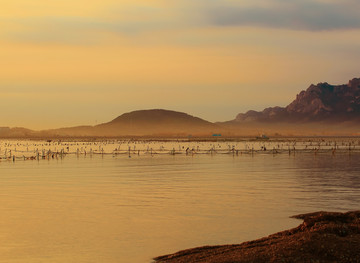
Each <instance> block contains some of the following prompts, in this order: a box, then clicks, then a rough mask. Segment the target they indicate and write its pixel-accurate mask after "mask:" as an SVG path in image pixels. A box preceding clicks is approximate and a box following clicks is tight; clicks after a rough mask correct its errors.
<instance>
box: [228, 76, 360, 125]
mask: <svg viewBox="0 0 360 263" xmlns="http://www.w3.org/2000/svg"><path fill="white" fill-rule="evenodd" d="M359 120H360V78H355V79H352V80H350V81H349V83H348V84H345V85H339V86H334V85H330V84H328V83H326V82H325V83H319V84H317V85H311V86H310V87H309V88H308V89H307V90H303V91H301V92H300V93H299V94H298V95H297V96H296V99H295V100H294V101H293V102H291V103H290V104H289V105H288V106H286V107H285V108H282V107H272V108H266V109H264V110H263V111H261V112H258V111H248V112H246V113H240V114H238V115H237V116H236V119H235V120H234V122H290V123H293V122H298V123H299V122H300V123H301V122H317V121H320V122H330V123H336V122H344V121H359Z"/></svg>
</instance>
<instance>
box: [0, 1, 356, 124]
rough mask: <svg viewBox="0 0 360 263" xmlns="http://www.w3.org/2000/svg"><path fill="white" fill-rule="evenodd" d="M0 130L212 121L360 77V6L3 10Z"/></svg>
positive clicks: (44, 4) (77, 5)
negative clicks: (120, 121) (134, 115)
mask: <svg viewBox="0 0 360 263" xmlns="http://www.w3.org/2000/svg"><path fill="white" fill-rule="evenodd" d="M0 6H1V8H0V111H1V112H2V116H1V121H0V126H10V127H16V126H17V127H18V126H21V127H27V128H31V129H36V130H39V129H47V128H58V127H69V126H76V125H95V124H100V123H103V122H108V121H110V120H112V119H114V118H116V117H117V116H119V115H121V114H122V113H125V112H129V111H133V110H139V109H158V108H162V109H169V110H176V111H182V112H186V113H188V114H190V115H194V116H197V117H200V118H204V119H206V120H209V121H228V120H231V119H234V118H235V116H236V115H237V114H238V113H240V112H246V111H247V110H251V109H252V110H262V109H264V108H266V107H270V106H286V105H287V104H289V103H290V102H291V101H292V100H293V99H294V98H295V96H296V94H298V93H299V92H300V91H301V90H304V89H306V88H307V87H308V86H309V85H310V84H312V83H314V84H316V83H319V82H328V83H330V84H344V83H347V82H348V80H350V79H352V78H354V77H360V15H359V10H360V1H358V0H242V1H239V0H146V1H145V0H131V1H130V0H101V1H100V0H96V1H95V0H86V1H85V0H52V1H49V0H32V1H29V0H11V1H7V0H0Z"/></svg>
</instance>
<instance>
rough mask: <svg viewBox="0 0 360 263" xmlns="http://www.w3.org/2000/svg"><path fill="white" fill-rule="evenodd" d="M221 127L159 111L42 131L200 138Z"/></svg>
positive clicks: (61, 133) (90, 134) (64, 134)
mask: <svg viewBox="0 0 360 263" xmlns="http://www.w3.org/2000/svg"><path fill="white" fill-rule="evenodd" d="M219 130H221V127H220V126H218V125H216V124H214V123H211V122H208V121H205V120H203V119H200V118H198V117H194V116H191V115H188V114H186V113H183V112H176V111H170V110H163V109H153V110H138V111H133V112H129V113H124V114H122V115H120V116H119V117H117V118H115V119H113V120H112V121H110V122H107V123H103V124H99V125H96V126H79V127H71V128H61V129H55V130H48V131H42V133H43V134H48V135H55V136H100V137H101V136H108V137H113V136H156V137H158V136H170V137H171V136H188V135H195V136H204V135H210V134H211V133H212V132H218V131H219Z"/></svg>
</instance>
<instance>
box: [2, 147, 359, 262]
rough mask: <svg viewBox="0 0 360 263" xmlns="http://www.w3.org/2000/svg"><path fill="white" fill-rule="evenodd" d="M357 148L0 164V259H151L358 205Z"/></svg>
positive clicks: (262, 233)
mask: <svg viewBox="0 0 360 263" xmlns="http://www.w3.org/2000/svg"><path fill="white" fill-rule="evenodd" d="M359 170H360V167H359V155H358V154H355V155H353V156H351V157H349V156H335V157H334V156H331V155H319V156H313V155H307V154H304V155H297V156H288V155H276V156H272V155H261V154H260V155H256V156H250V155H243V156H230V155H216V156H208V155H204V156H183V155H181V156H170V155H166V156H154V157H151V156H133V157H132V158H128V157H127V156H116V157H113V156H104V157H101V156H93V157H92V158H90V157H89V156H87V157H84V156H82V157H80V158H77V157H76V156H68V157H66V158H65V159H62V160H60V159H58V160H49V161H48V160H40V161H23V162H9V161H3V162H1V163H0V174H1V176H0V204H1V205H0V222H1V225H0V244H1V246H0V262H9V263H13V262H30V263H31V262H135V263H136V262H150V261H151V258H152V257H155V256H158V255H161V254H165V253H170V252H175V251H177V250H180V249H185V248H190V247H194V246H201V245H215V244H226V243H239V242H242V241H246V240H251V239H255V238H259V237H262V236H265V235H268V234H271V233H273V232H277V231H280V230H283V229H287V228H290V227H293V226H296V225H297V224H299V221H296V220H294V219H289V218H288V216H291V215H293V214H298V213H303V212H311V211H315V210H343V211H345V210H350V209H358V205H357V204H358V203H359V201H360V195H359V191H358V190H359V188H360V179H359V177H358V176H357V174H358V172H359Z"/></svg>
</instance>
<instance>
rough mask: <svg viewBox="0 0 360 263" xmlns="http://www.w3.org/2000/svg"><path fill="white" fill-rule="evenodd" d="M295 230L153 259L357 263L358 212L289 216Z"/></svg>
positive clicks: (359, 242) (184, 262) (359, 257)
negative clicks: (301, 220)
mask: <svg viewBox="0 0 360 263" xmlns="http://www.w3.org/2000/svg"><path fill="white" fill-rule="evenodd" d="M293 217H294V218H298V219H303V220H304V222H303V223H302V224H301V225H299V226H298V227H296V228H293V229H290V230H286V231H283V232H279V233H276V234H273V235H270V236H268V237H265V238H261V239H258V240H254V241H250V242H245V243H242V244H239V245H224V246H205V247H199V248H193V249H188V250H184V251H180V252H177V253H175V254H171V255H165V256H160V257H157V258H155V259H154V260H155V262H158V263H180V262H181V263H195V262H196V263H200V262H207V263H208V262H213V263H230V262H231V263H237V262H254V263H255V262H256V263H257V262H344V263H348V262H360V211H353V212H347V213H336V212H316V213H310V214H302V215H297V216H293Z"/></svg>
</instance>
